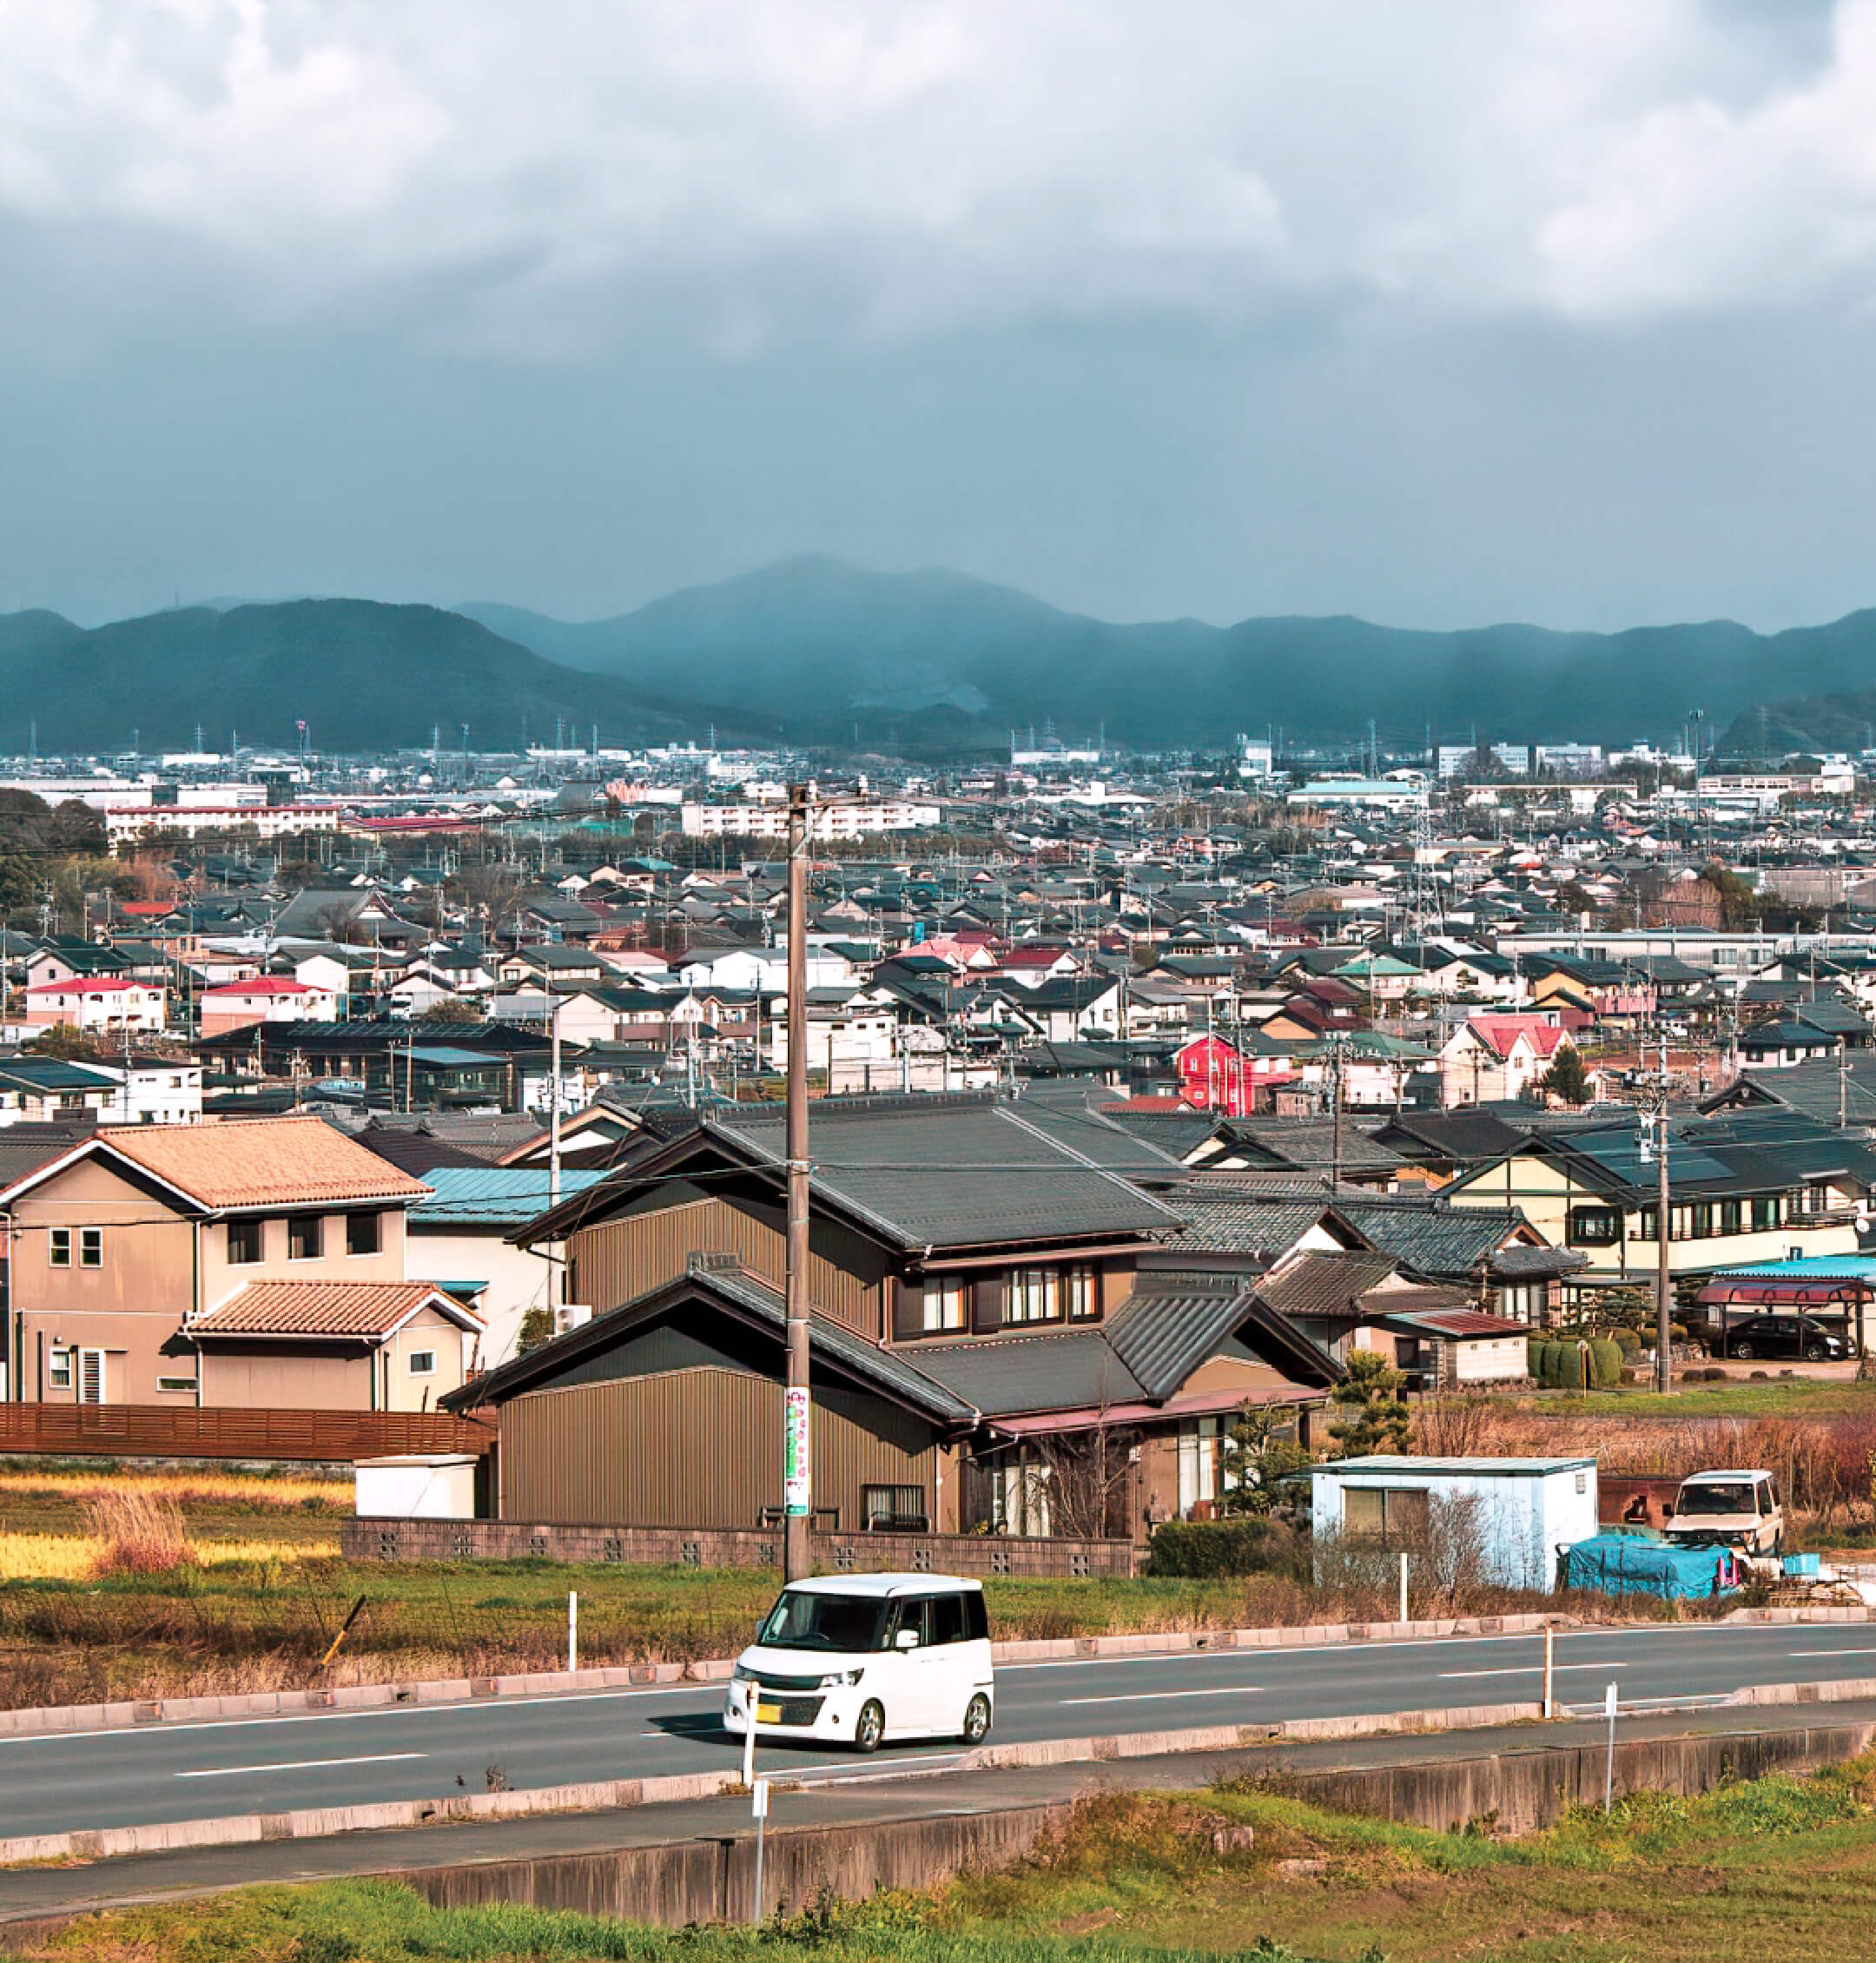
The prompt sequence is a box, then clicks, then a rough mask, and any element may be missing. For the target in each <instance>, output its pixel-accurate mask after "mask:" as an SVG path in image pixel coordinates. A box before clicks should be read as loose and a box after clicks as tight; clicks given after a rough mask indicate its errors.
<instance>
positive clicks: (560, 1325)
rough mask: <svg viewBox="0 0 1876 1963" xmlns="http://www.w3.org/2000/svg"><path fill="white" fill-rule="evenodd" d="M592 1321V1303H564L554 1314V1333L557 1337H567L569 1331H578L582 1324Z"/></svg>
mask: <svg viewBox="0 0 1876 1963" xmlns="http://www.w3.org/2000/svg"><path fill="white" fill-rule="evenodd" d="M591 1320H592V1305H591V1303H590V1302H563V1303H562V1304H561V1305H560V1306H559V1307H558V1308H557V1309H556V1310H555V1311H554V1312H553V1332H554V1334H555V1335H556V1336H565V1334H566V1333H567V1332H568V1331H569V1330H572V1329H578V1327H579V1326H580V1325H581V1324H583V1323H588V1322H591Z"/></svg>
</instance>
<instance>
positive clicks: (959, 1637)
mask: <svg viewBox="0 0 1876 1963" xmlns="http://www.w3.org/2000/svg"><path fill="white" fill-rule="evenodd" d="M931 1639H932V1641H933V1642H963V1641H964V1639H965V1638H964V1597H963V1596H961V1595H935V1596H932V1598H931Z"/></svg>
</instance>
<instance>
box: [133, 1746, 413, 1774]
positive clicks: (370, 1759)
mask: <svg viewBox="0 0 1876 1963" xmlns="http://www.w3.org/2000/svg"><path fill="white" fill-rule="evenodd" d="M429 1756H430V1755H429V1753H427V1752H371V1753H368V1754H367V1755H365V1756H364V1757H362V1758H356V1759H295V1760H294V1761H292V1762H291V1763H289V1764H287V1765H216V1766H210V1767H209V1768H208V1769H207V1770H206V1771H203V1772H175V1773H172V1774H171V1775H170V1777H171V1778H172V1779H232V1778H234V1777H235V1775H236V1774H237V1773H241V1772H311V1771H313V1770H314V1769H315V1768H318V1767H320V1766H327V1765H389V1764H390V1763H391V1762H392V1761H393V1760H395V1759H426V1758H428V1757H429Z"/></svg>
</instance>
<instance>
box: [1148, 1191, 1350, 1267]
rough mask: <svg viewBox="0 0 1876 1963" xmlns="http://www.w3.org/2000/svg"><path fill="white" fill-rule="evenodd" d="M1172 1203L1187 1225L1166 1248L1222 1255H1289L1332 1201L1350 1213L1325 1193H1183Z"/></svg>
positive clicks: (1172, 1235)
mask: <svg viewBox="0 0 1876 1963" xmlns="http://www.w3.org/2000/svg"><path fill="white" fill-rule="evenodd" d="M1168 1204H1169V1205H1171V1206H1176V1207H1177V1208H1178V1209H1179V1214H1180V1217H1181V1218H1182V1219H1184V1220H1185V1222H1186V1226H1185V1228H1184V1231H1183V1232H1181V1233H1169V1234H1166V1236H1165V1237H1164V1239H1165V1240H1166V1245H1167V1246H1172V1247H1176V1248H1180V1249H1187V1248H1189V1249H1191V1250H1192V1251H1194V1252H1199V1251H1201V1250H1202V1251H1204V1252H1208V1253H1221V1254H1272V1255H1275V1254H1284V1253H1287V1252H1289V1251H1290V1249H1291V1248H1292V1247H1294V1246H1296V1244H1297V1242H1298V1241H1299V1240H1300V1239H1302V1238H1303V1236H1304V1235H1305V1233H1308V1232H1309V1230H1310V1229H1311V1227H1312V1226H1315V1225H1316V1223H1317V1222H1318V1220H1319V1219H1321V1218H1322V1217H1323V1215H1324V1213H1327V1212H1328V1211H1329V1208H1330V1207H1331V1205H1334V1206H1338V1208H1339V1209H1340V1210H1341V1211H1344V1212H1346V1211H1347V1208H1346V1207H1345V1206H1342V1203H1341V1202H1340V1201H1331V1200H1330V1198H1329V1197H1328V1195H1327V1194H1326V1193H1324V1195H1323V1197H1322V1198H1321V1199H1320V1200H1292V1199H1291V1198H1289V1197H1287V1196H1286V1195H1278V1194H1273V1195H1271V1196H1269V1197H1268V1198H1266V1197H1265V1196H1263V1195H1261V1194H1256V1193H1245V1194H1243V1195H1242V1196H1241V1197H1239V1198H1238V1199H1222V1200H1195V1199H1192V1198H1190V1197H1188V1196H1187V1195H1186V1193H1175V1194H1173V1195H1171V1196H1170V1198H1169V1200H1168Z"/></svg>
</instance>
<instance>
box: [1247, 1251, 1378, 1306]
mask: <svg viewBox="0 0 1876 1963" xmlns="http://www.w3.org/2000/svg"><path fill="white" fill-rule="evenodd" d="M1399 1265H1400V1264H1399V1262H1398V1261H1397V1259H1396V1258H1395V1257H1394V1256H1393V1255H1392V1254H1369V1253H1352V1252H1351V1253H1345V1254H1305V1255H1303V1256H1301V1257H1300V1258H1299V1259H1297V1260H1296V1261H1295V1262H1293V1263H1292V1264H1291V1266H1289V1267H1287V1268H1285V1270H1284V1271H1283V1272H1281V1273H1280V1274H1272V1275H1265V1277H1264V1278H1263V1279H1262V1280H1260V1281H1259V1282H1258V1293H1259V1294H1260V1295H1261V1296H1262V1297H1263V1298H1264V1299H1265V1301H1266V1302H1268V1303H1269V1304H1270V1305H1271V1306H1272V1308H1273V1309H1275V1310H1277V1311H1278V1312H1279V1313H1280V1314H1283V1315H1286V1316H1332V1315H1346V1314H1348V1313H1349V1312H1350V1310H1351V1305H1352V1304H1353V1302H1354V1300H1355V1298H1356V1297H1357V1295H1364V1294H1366V1293H1367V1292H1368V1291H1369V1290H1370V1289H1371V1288H1372V1287H1374V1286H1376V1285H1377V1283H1379V1282H1382V1281H1384V1280H1386V1279H1387V1278H1388V1276H1389V1275H1390V1274H1392V1273H1393V1272H1394V1271H1395V1269H1396V1268H1397V1267H1398V1266H1399Z"/></svg>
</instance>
